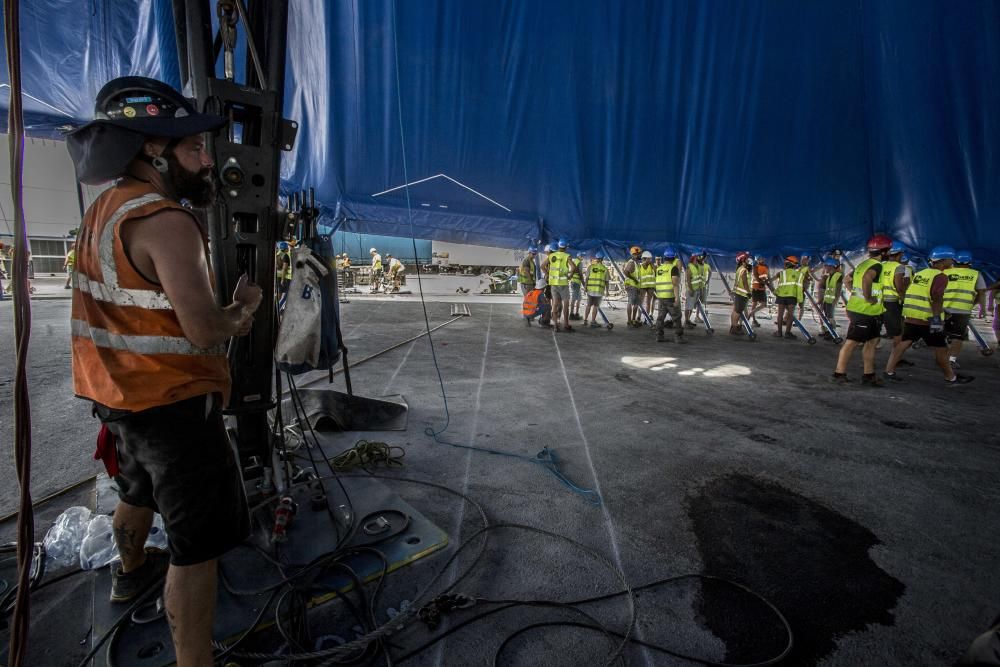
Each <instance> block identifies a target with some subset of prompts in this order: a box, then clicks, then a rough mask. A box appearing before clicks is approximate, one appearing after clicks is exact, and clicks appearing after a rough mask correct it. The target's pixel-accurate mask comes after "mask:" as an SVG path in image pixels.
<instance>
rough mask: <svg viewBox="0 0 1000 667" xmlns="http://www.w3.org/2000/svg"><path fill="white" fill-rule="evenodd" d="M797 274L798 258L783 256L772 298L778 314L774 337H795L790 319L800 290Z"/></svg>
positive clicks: (793, 314)
mask: <svg viewBox="0 0 1000 667" xmlns="http://www.w3.org/2000/svg"><path fill="white" fill-rule="evenodd" d="M799 274H800V269H799V258H798V257H796V256H795V255H789V256H788V257H786V258H785V268H783V269H782V270H781V271H780V272H779V273H778V286H777V287H776V288H775V289H774V298H775V301H776V302H777V304H778V316H777V317H776V318H775V321H776V322H777V325H778V328H777V329H776V330H775V332H774V337H775V338H782V337H784V338H795V337H796V336H795V334H793V333H792V319H793V318H794V316H795V307H796V306H797V305H798V303H799V294H800V293H801V290H802V284H801V283H800V282H799ZM782 329H784V333H782Z"/></svg>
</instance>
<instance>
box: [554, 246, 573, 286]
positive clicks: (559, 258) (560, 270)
mask: <svg viewBox="0 0 1000 667" xmlns="http://www.w3.org/2000/svg"><path fill="white" fill-rule="evenodd" d="M549 284H550V285H554V286H561V285H569V253H565V252H561V251H558V250H557V251H556V252H554V253H552V254H551V255H549Z"/></svg>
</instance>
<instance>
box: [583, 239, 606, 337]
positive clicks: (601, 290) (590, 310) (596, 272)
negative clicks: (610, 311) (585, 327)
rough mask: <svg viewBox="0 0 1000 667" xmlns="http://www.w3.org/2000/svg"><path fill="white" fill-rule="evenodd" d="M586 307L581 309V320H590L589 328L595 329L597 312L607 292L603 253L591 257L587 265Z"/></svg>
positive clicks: (597, 325)
mask: <svg viewBox="0 0 1000 667" xmlns="http://www.w3.org/2000/svg"><path fill="white" fill-rule="evenodd" d="M586 285H587V309H586V310H584V311H583V321H584V322H586V321H587V320H588V319H589V320H590V328H592V329H596V328H597V327H599V326H600V325H599V324H598V323H597V312H598V311H599V310H600V309H601V301H603V300H604V295H606V294H607V293H608V267H606V266H604V253H603V252H598V253H597V254H595V255H594V256H593V258H591V260H590V266H588V267H587V278H586Z"/></svg>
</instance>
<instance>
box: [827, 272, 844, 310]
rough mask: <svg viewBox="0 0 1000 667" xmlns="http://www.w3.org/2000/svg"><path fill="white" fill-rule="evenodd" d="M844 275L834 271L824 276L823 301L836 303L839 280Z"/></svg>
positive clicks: (838, 294) (838, 293)
mask: <svg viewBox="0 0 1000 667" xmlns="http://www.w3.org/2000/svg"><path fill="white" fill-rule="evenodd" d="M843 277H844V274H842V273H841V272H840V271H834V272H833V273H831V274H830V275H828V276H827V277H826V291H824V292H823V303H837V297H838V296H840V280H841V278H843Z"/></svg>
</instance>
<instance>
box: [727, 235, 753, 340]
mask: <svg viewBox="0 0 1000 667" xmlns="http://www.w3.org/2000/svg"><path fill="white" fill-rule="evenodd" d="M750 267H751V261H750V253H749V252H746V251H744V252H740V253H737V254H736V278H735V279H734V280H733V312H732V313H731V314H730V316H729V333H730V335H732V336H742V335H743V334H744V333H746V332H745V331H743V327H742V326H741V325H740V315H741V314H745V313H746V310H747V304H748V303H749V302H750V289H751V279H750Z"/></svg>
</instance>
